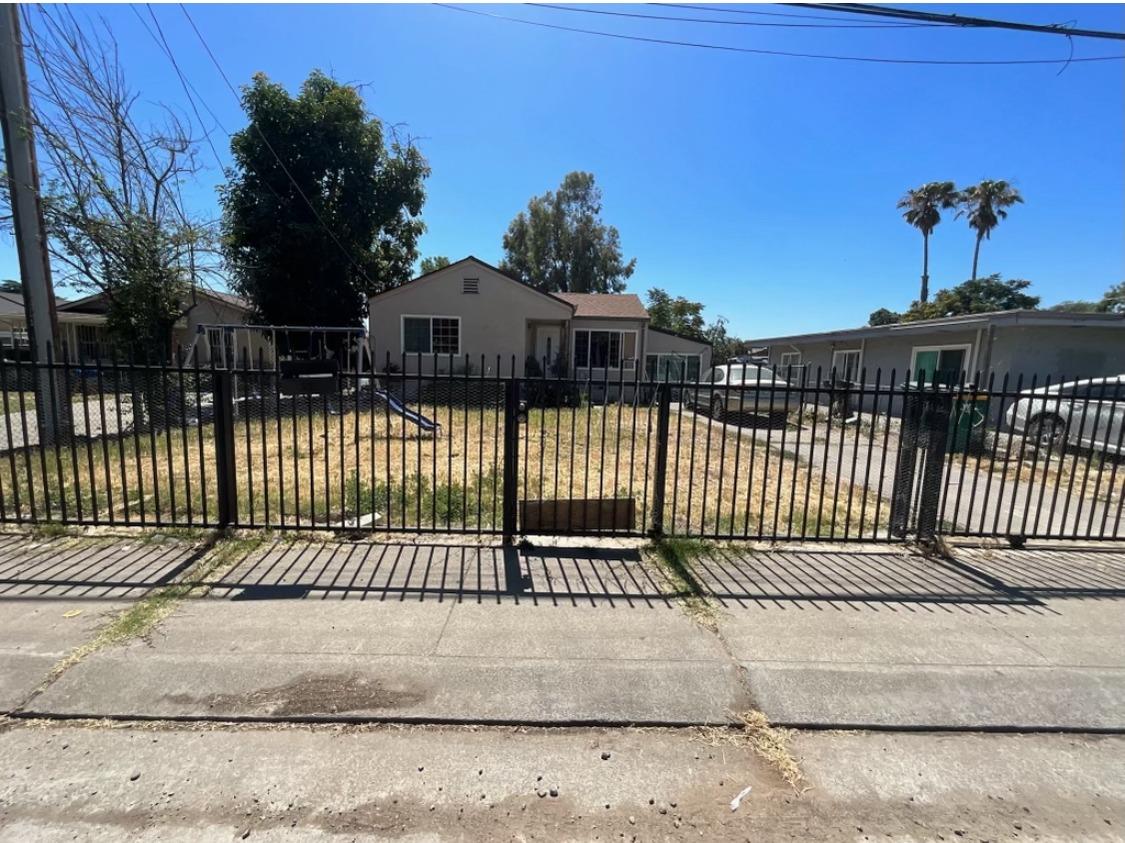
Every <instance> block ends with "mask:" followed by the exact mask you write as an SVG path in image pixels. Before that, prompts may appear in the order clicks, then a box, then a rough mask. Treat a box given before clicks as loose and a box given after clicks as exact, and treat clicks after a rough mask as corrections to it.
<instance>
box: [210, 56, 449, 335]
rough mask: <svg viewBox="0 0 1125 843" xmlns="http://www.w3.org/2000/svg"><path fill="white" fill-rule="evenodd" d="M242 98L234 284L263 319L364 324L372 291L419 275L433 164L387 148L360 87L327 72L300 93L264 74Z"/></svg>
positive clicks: (226, 193)
mask: <svg viewBox="0 0 1125 843" xmlns="http://www.w3.org/2000/svg"><path fill="white" fill-rule="evenodd" d="M242 106H243V108H244V109H245V111H246V114H247V117H248V118H249V121H250V122H249V125H248V126H247V127H246V128H245V129H243V130H241V131H239V132H237V133H236V134H235V135H233V136H232V137H231V152H232V154H233V157H234V171H233V173H232V175H231V178H230V180H229V182H228V183H227V184H226V185H225V186H224V187H223V188H222V189H221V201H222V206H223V234H224V249H225V254H226V257H227V260H228V263H229V266H230V272H231V280H232V286H233V287H234V289H235V291H236V292H239V293H241V294H242V295H244V296H246V297H247V298H248V299H249V300H250V302H251V303H252V304H253V306H254V309H255V311H256V314H257V318H259V319H261V320H262V321H265V322H272V323H274V324H287V325H310V324H315V325H333V326H348V325H359V324H361V322H362V320H363V317H364V315H365V314H366V312H367V299H368V297H369V296H370V295H371V294H373V293H376V292H379V291H380V290H385V289H387V288H389V287H393V286H396V285H398V284H401V283H404V282H405V281H408V280H409V279H410V277H411V275H412V271H413V267H414V262H415V261H416V260H417V259H418V248H417V244H418V238H419V236H420V235H421V234H422V232H423V230H424V225H423V223H422V220H421V218H420V216H419V215H420V213H421V211H422V203H423V201H424V199H425V192H424V189H423V180H424V179H425V178H426V176H428V175H429V172H430V171H429V168H428V166H427V165H426V162H425V160H424V159H423V157H422V155H421V153H420V152H419V151H418V150H417V149H416V148H415V147H414V146H413V145H412V144H411V143H410V142H409V141H405V142H402V141H399V140H398V139H394V140H392V142H391V143H390V147H389V149H388V146H387V144H386V142H385V138H384V132H383V125H382V123H381V122H380V121H379V120H378V119H376V118H375V117H372V116H371V115H370V114H369V113H368V111H367V109H366V107H365V105H364V102H363V99H362V97H361V96H360V93H359V91H358V90H357V89H356V88H354V87H352V86H350V85H343V84H340V83H339V82H337V81H335V80H334V79H332V78H330V77H329V76H327V75H325V74H324V73H321V72H320V71H318V70H317V71H313V72H312V73H311V74H310V75H309V77H308V79H306V80H305V82H304V84H303V85H302V86H301V90H300V93H299V94H298V95H297V96H296V97H293V96H290V94H289V93H288V92H287V91H286V90H285V88H284V87H282V86H281V85H280V84H278V83H276V82H271V81H270V80H269V79H268V78H267V77H266V76H265V74H261V73H259V74H257V75H255V76H254V78H253V81H252V82H251V83H250V84H249V85H247V86H246V87H244V88H243V91H242Z"/></svg>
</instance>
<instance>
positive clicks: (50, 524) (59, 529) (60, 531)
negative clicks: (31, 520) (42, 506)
mask: <svg viewBox="0 0 1125 843" xmlns="http://www.w3.org/2000/svg"><path fill="white" fill-rule="evenodd" d="M73 535H77V530H76V528H74V527H70V526H68V525H66V524H60V523H58V522H57V521H40V522H39V523H38V524H36V525H34V526H33V527H32V528H31V536H32V537H33V538H36V539H61V538H63V537H64V536H73Z"/></svg>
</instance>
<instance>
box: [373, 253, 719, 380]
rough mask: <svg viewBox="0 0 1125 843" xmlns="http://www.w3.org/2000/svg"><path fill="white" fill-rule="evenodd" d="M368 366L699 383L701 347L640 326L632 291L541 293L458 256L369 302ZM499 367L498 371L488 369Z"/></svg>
mask: <svg viewBox="0 0 1125 843" xmlns="http://www.w3.org/2000/svg"><path fill="white" fill-rule="evenodd" d="M369 320H370V338H369V342H370V346H371V352H372V356H373V359H374V361H375V368H376V369H379V370H383V369H385V368H386V367H387V364H388V363H390V364H391V366H392V367H394V368H397V369H401V370H402V371H403V372H405V373H406V374H418V373H421V374H431V373H434V372H435V371H436V373H437V374H447V373H449V372H451V371H452V372H454V373H458V372H465V371H466V370H467V371H468V373H470V374H473V375H485V376H496V375H497V374H500V375H504V376H507V375H508V374H510V373H512V372H513V365H514V373H515V374H516V375H521V376H535V375H537V374H540V373H543V372H545V373H547V374H548V375H554V374H558V373H562V374H565V375H566V376H568V377H576V378H579V379H582V380H585V379H587V378H589V379H590V381H591V382H592V383H598V382H602V383H603V384H604V383H605V382H606V381H608V382H609V383H610V384H613V383H618V382H621V381H624V382H625V383H629V382H632V381H634V380H635V379H637V378H640V379H641V380H645V381H650V382H651V381H657V380H672V381H678V380H679V379H680V372H681V371H683V372H684V374H685V375H686V377H687V378H688V379H691V380H694V379H696V378H698V376H699V374H700V373H701V372H704V371H706V370H707V368H708V367H709V366H710V365H711V346H710V344H709V343H707V342H705V341H702V340H698V339H694V338H691V337H685V336H680V335H678V334H674V333H670V332H668V331H664V330H660V329H658V328H654V327H652V326H651V325H649V315H648V311H647V310H645V307H644V305H643V304H642V303H641V300H640V299H639V298H637V296H635V295H634V294H632V293H621V294H610V293H546V292H543V291H542V290H537V289H535V288H534V287H531V286H528V285H527V284H524V283H523V282H521V281H518V280H516V279H514V278H512V277H510V276H508V275H506V274H505V273H503V272H501V271H500V270H499V269H497V268H496V267H494V266H491V265H489V264H487V263H485V262H484V261H482V260H479V259H477V258H475V257H472V256H470V257H467V258H464V259H462V260H459V261H457V262H456V263H452V264H450V265H449V266H446V267H443V268H442V269H438V270H435V271H433V272H430V273H427V274H425V275H422V276H420V277H418V278H415V279H414V280H412V281H408V282H407V283H405V284H402V285H400V286H398V287H394V288H392V289H390V290H385V291H384V292H382V293H379V294H377V295H374V296H372V297H371V299H370V301H369ZM498 366H499V368H497V367H498Z"/></svg>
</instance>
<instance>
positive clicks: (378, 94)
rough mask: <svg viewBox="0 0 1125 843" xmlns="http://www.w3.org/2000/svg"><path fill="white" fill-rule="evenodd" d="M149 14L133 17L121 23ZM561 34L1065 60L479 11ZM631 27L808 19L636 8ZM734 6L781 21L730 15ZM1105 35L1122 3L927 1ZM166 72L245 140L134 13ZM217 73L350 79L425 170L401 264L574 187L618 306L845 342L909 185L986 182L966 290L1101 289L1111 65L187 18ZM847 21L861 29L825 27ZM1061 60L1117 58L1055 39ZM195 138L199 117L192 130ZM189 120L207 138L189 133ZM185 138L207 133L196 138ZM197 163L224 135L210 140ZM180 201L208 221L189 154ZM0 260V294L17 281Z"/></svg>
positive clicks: (520, 9) (162, 79)
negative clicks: (1009, 191) (641, 305)
mask: <svg viewBox="0 0 1125 843" xmlns="http://www.w3.org/2000/svg"><path fill="white" fill-rule="evenodd" d="M137 8H138V10H139V11H141V12H142V14H146V15H147V11H146V10H145V9H144V7H137ZM474 8H476V9H481V10H485V11H490V12H493V13H496V14H503V15H508V16H512V17H521V18H525V19H528V20H539V21H545V22H549V23H554V24H559V25H563V26H572V27H581V28H587V29H595V30H603V31H612V32H620V33H628V34H634V35H643V36H648V37H656V38H664V39H673V40H676V39H678V40H690V41H696V42H707V43H712V44H727V45H736V46H742V47H751V48H760V49H772V50H788V51H799V52H809V53H834V54H846V55H857V56H882V57H895V58H935V59H981V58H984V59H1026V58H1065V57H1066V56H1067V54H1068V46H1067V43H1066V40H1065V39H1063V38H1059V37H1056V36H1048V35H1036V34H1022V33H1015V32H998V31H993V30H963V29H955V30H953V29H924V28H911V29H896V30H892V29H851V30H841V29H805V28H770V27H751V26H727V25H708V24H694V23H688V22H672V21H649V20H636V19H628V18H613V17H608V16H600V15H592V14H585V13H576V12H568V11H560V10H553V9H547V8H534V7H529V6H477V7H474ZM598 8H601V9H608V10H618V11H632V12H635V13H639V14H666V15H678V16H684V17H699V18H712V19H720V20H747V21H774V22H791V23H800V22H804V23H812V22H814V21H809V20H804V19H791V18H772V17H765V16H755V15H737V14H730V13H727V14H723V13H717V12H701V11H691V10H685V9H669V8H663V9H661V8H657V7H655V6H632V7H623V6H601V7H598ZM731 8H744V9H750V10H757V11H772V12H787V13H793V12H795V11H797V10H794V9H791V8H789V9H787V8H784V7H780V6H756V7H731ZM916 8H926V9H930V10H934V11H942V12H950V11H959V12H961V13H962V14H977V15H981V16H987V17H997V18H1006V19H1009V20H1023V21H1030V22H1036V23H1055V22H1063V21H1074V22H1075V23H1076V25H1078V26H1082V27H1087V28H1096V29H1113V30H1125V7H1123V6H1120V5H1116V6H1050V5H1036V6H1030V5H980V6H971V7H969V6H956V7H955V6H925V7H916ZM153 9H154V11H155V13H156V15H157V16H158V18H159V19H160V21H161V25H162V26H163V28H164V31H165V34H166V35H167V37H168V39H169V41H170V42H171V44H172V46H173V49H174V50H175V52H176V54H177V57H178V60H179V62H180V64H181V67H182V68H183V69H184V71H185V72H186V74H187V75H188V76H189V77H190V78H191V80H192V82H193V84H194V85H195V87H196V88H197V89H198V90H199V91H200V92H201V93H202V95H203V96H204V97H205V98H206V99H207V101H208V103H209V104H210V106H211V108H212V109H213V110H214V112H215V114H216V115H217V116H218V117H219V119H220V120H221V122H222V124H223V125H224V126H225V127H226V128H227V129H229V130H235V129H237V128H241V127H242V126H243V125H244V120H243V117H242V114H241V110H240V109H239V107H238V104H237V102H236V101H235V99H234V97H233V95H232V94H231V92H230V91H229V90H228V89H227V88H226V86H225V84H224V83H223V81H222V79H221V78H220V77H219V75H218V73H217V72H216V70H215V68H214V66H213V65H212V64H211V63H210V60H209V59H208V58H207V56H206V54H205V53H204V52H203V49H202V47H201V46H200V45H199V42H198V41H197V40H196V39H195V36H194V34H193V33H192V32H191V30H190V28H189V27H188V24H187V21H186V20H185V18H184V17H183V15H182V14H181V13H180V10H179V8H178V7H176V6H154V7H153ZM76 10H77V13H78V14H79V15H83V14H87V15H89V14H101V15H103V16H104V18H105V20H106V21H107V22H108V24H109V25H110V27H111V28H112V30H113V32H114V33H115V35H116V37H117V39H118V41H119V42H120V45H121V57H122V62H123V64H124V66H125V70H126V73H127V75H128V77H129V79H130V81H131V83H132V84H133V85H134V87H136V88H137V89H138V90H139V91H140V92H141V94H142V95H143V97H144V98H145V100H146V101H151V102H156V101H165V102H170V103H173V104H176V105H177V106H179V107H182V108H185V109H186V107H187V101H186V98H185V96H184V93H183V91H182V89H181V87H180V84H179V82H178V80H177V79H176V77H175V75H174V73H173V70H172V68H171V66H170V64H169V62H168V60H167V58H166V57H165V56H164V55H163V54H162V53H161V52H160V51H159V50H158V48H157V47H156V45H155V44H154V42H153V41H152V39H151V38H150V36H149V35H148V33H147V32H146V31H145V30H144V28H142V26H141V24H140V22H139V21H138V19H137V16H136V15H135V14H134V12H133V11H132V9H131V7H129V6H106V7H80V8H78V7H76ZM190 10H191V14H192V16H193V17H194V19H195V21H196V23H197V24H198V26H199V27H200V29H201V30H202V32H203V34H204V36H205V37H206V38H207V39H208V42H209V43H210V45H211V48H212V49H213V50H214V52H215V54H216V56H217V57H218V59H219V61H220V62H221V63H222V65H223V67H224V69H225V70H226V72H227V74H228V75H229V76H230V77H231V79H232V80H234V81H235V83H236V84H241V83H243V82H245V81H246V80H248V79H249V77H250V75H251V74H252V73H254V72H255V71H264V72H266V73H267V74H268V75H269V76H271V77H272V78H274V79H277V80H279V81H281V82H282V83H284V84H285V85H287V86H288V87H290V88H291V89H295V88H296V87H297V86H298V85H299V84H300V82H301V81H302V80H303V79H304V78H305V76H306V75H307V74H308V72H309V71H310V70H311V69H313V68H316V67H319V68H322V69H324V70H327V71H330V72H332V73H333V74H334V75H335V76H336V77H337V78H339V79H341V80H345V81H349V82H356V83H363V84H364V85H365V89H364V90H365V95H366V99H367V102H368V104H369V106H370V108H371V110H372V111H373V112H374V113H375V114H377V115H378V116H379V117H381V118H382V119H383V120H385V121H386V122H387V123H394V124H402V126H403V128H404V130H405V131H408V132H409V133H411V134H412V135H414V136H415V137H416V138H417V139H418V143H419V144H420V146H421V148H422V150H423V152H424V153H425V155H426V157H427V158H428V160H429V162H430V164H431V166H432V168H433V175H432V176H431V178H430V179H429V182H428V184H427V192H428V198H427V202H426V206H425V211H424V217H425V220H426V223H427V226H428V232H427V233H426V235H425V236H424V238H423V240H422V254H423V255H432V254H445V255H448V256H449V257H451V258H453V259H456V258H459V257H462V256H464V255H467V254H470V253H471V254H475V255H477V256H478V257H480V258H483V259H484V260H487V261H492V262H495V261H498V260H499V259H500V257H501V236H502V234H503V232H504V230H505V228H506V227H507V224H508V222H509V221H510V220H511V218H512V217H513V216H514V215H515V214H516V213H517V212H518V211H519V210H520V209H521V208H523V207H524V206H525V205H526V203H527V200H528V198H529V197H530V196H532V195H534V194H538V193H542V192H543V191H545V190H547V189H551V188H554V187H555V186H557V184H558V183H559V181H560V180H561V178H562V176H563V175H564V174H565V173H567V172H568V171H570V170H576V169H582V170H589V171H592V172H593V173H595V175H596V176H597V180H598V183H599V185H600V186H601V187H602V189H603V191H604V194H605V205H604V217H605V219H606V220H607V221H608V222H610V223H612V224H614V225H616V226H617V227H618V228H619V229H620V231H621V242H622V245H623V247H624V250H625V253H626V255H627V256H628V257H636V258H637V271H636V273H635V275H634V276H633V278H632V279H630V281H629V289H630V290H632V291H635V292H638V293H640V294H642V295H643V293H644V291H645V290H647V289H648V288H649V287H653V286H659V287H664V288H665V289H667V290H669V291H670V292H672V293H673V294H680V295H685V296H688V297H690V298H694V299H697V300H701V301H703V302H704V303H705V304H706V306H707V310H706V315H707V316H708V318H713V317H714V316H716V315H719V314H721V315H723V316H725V317H727V318H728V319H729V320H730V322H731V329H732V330H733V331H734V332H735V333H737V334H739V335H742V336H746V337H754V336H768V335H773V334H781V333H789V332H795V331H806V330H809V331H811V330H820V329H831V328H838V327H845V326H852V325H860V324H863V323H864V322H865V321H866V318H867V314H868V313H869V312H870V311H872V310H874V309H875V308H878V307H882V306H886V307H890V308H893V309H899V308H904V307H906V306H907V305H908V304H909V302H910V301H911V299H912V298H914V297H915V296H916V295H917V289H918V277H919V274H920V272H921V245H922V244H921V237H920V235H918V234H917V232H915V231H914V230H912V229H911V228H909V227H908V226H907V225H906V224H905V223H904V222H903V221H902V220H901V218H900V216H899V214H898V212H897V211H896V209H895V202H896V200H897V199H898V198H899V196H900V195H901V194H902V193H903V191H904V190H905V189H906V188H908V187H912V186H915V185H918V184H921V183H923V182H926V181H931V180H937V179H943V180H944V179H950V180H953V181H955V182H957V183H958V184H970V183H972V182H974V181H977V180H980V179H983V178H1001V179H1008V180H1010V181H1012V182H1013V183H1015V184H1016V185H1017V187H1018V188H1019V189H1020V190H1021V191H1022V192H1023V194H1024V196H1025V198H1026V204H1025V205H1022V206H1018V207H1016V208H1015V209H1014V210H1013V211H1012V213H1011V216H1010V217H1009V219H1008V220H1007V221H1006V222H1004V223H1003V224H1002V225H1001V226H1000V227H999V229H998V230H997V231H996V232H995V234H994V235H993V239H992V241H991V242H986V243H985V244H984V246H983V248H982V255H981V274H986V273H992V272H1001V273H1003V274H1004V275H1005V276H1006V277H1020V278H1027V279H1029V280H1031V281H1032V282H1033V286H1032V291H1033V292H1035V293H1037V294H1039V295H1040V296H1042V297H1043V303H1044V304H1051V303H1054V302H1056V301H1059V300H1061V299H1065V298H1097V297H1099V296H1100V295H1101V293H1102V292H1103V291H1104V290H1105V289H1106V288H1107V287H1109V286H1110V285H1111V284H1115V283H1118V282H1120V281H1121V280H1122V279H1123V277H1125V243H1123V241H1125V234H1123V233H1125V163H1123V162H1125V154H1123V152H1125V62H1101V63H1087V64H1080V63H1079V64H1071V65H1070V66H1068V67H1067V68H1066V69H1065V71H1063V72H1062V73H1059V67H1058V66H1054V65H1024V66H1000V67H996V66H993V67H987V66H972V67H964V66H958V67H950V66H944V67H940V66H913V65H902V64H859V63H848V62H836V61H824V60H812V59H795V58H783V57H771V56H759V55H748V54H735V53H724V52H718V51H708V50H700V49H690V48H684V47H671V46H662V45H654V44H642V43H635V42H628V41H622V40H617V39H610V38H600V37H596V36H592V35H583V34H576V33H569V32H560V31H554V30H548V29H542V28H538V27H532V26H526V25H522V24H518V23H512V22H508V21H503V20H496V19H490V18H485V17H480V16H474V15H468V14H463V13H459V12H457V11H453V10H450V9H445V8H440V7H435V6H356V5H348V6H298V5H285V6H272V5H255V6H219V5H208V6H192V7H191V9H190ZM848 21H849V22H854V23H878V22H879V21H878V20H877V19H866V18H849V19H848ZM1074 50H1075V55H1076V56H1093V55H1114V54H1123V53H1125V45H1122V44H1121V43H1120V42H1112V41H1090V40H1079V41H1076V43H1075V46H1074ZM205 117H206V115H205ZM207 120H208V121H209V122H210V118H207ZM209 128H212V127H210V126H209ZM213 139H214V141H215V145H216V147H217V148H218V149H219V152H220V154H221V155H223V156H224V157H226V155H227V143H226V137H225V135H223V133H222V132H221V131H219V130H218V129H216V131H215V134H214V135H213ZM201 154H202V155H203V156H204V157H203V161H204V162H205V163H206V164H208V165H209V167H208V169H207V170H206V171H205V172H204V173H203V174H202V175H201V181H200V184H198V185H195V186H193V187H191V188H190V190H188V192H187V195H188V197H189V200H190V202H191V203H192V204H193V205H194V206H195V207H196V208H197V209H198V210H199V211H200V212H201V213H209V214H211V215H217V213H218V206H217V197H216V194H215V191H214V185H215V183H216V182H217V181H218V179H219V172H218V166H217V164H216V163H215V161H214V160H213V157H212V156H211V153H210V151H209V150H206V151H205V152H203V153H201ZM972 246H973V239H972V233H971V232H970V230H969V229H968V227H967V226H966V225H965V223H964V221H963V220H954V219H952V218H951V217H950V218H947V219H946V220H945V221H943V222H942V224H941V225H940V226H939V227H938V229H937V231H936V232H935V235H934V237H933V239H932V243H931V268H930V273H931V276H932V280H931V287H932V288H935V289H936V288H939V287H943V286H949V285H952V284H956V283H959V282H960V281H963V280H964V279H965V278H967V277H968V275H969V273H970V268H971V260H972ZM17 266H18V265H17V263H16V257H15V250H14V247H13V246H12V244H11V243H10V242H5V243H3V244H0V275H2V276H3V277H10V276H14V275H15V274H16V273H17V272H18V269H17Z"/></svg>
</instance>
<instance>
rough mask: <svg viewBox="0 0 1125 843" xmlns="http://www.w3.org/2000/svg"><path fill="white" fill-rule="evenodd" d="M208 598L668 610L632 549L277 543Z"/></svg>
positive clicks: (227, 578) (669, 603) (241, 565)
mask: <svg viewBox="0 0 1125 843" xmlns="http://www.w3.org/2000/svg"><path fill="white" fill-rule="evenodd" d="M210 595H211V596H212V597H217V598H223V599H230V600H239V601H240V600H285V599H289V600H292V599H319V600H327V599H339V600H379V601H391V600H397V601H426V600H432V601H435V602H438V603H441V602H445V601H456V602H476V603H484V602H494V603H501V602H514V603H526V604H529V605H533V606H551V605H553V606H560V605H568V606H579V605H589V606H603V607H607V608H618V607H620V608H657V607H661V608H670V607H671V606H672V605H673V603H672V601H671V598H670V597H668V596H667V595H666V594H664V593H663V592H662V590H661V588H660V586H659V584H658V583H657V581H656V579H655V578H654V576H653V572H652V571H651V570H650V569H649V567H648V566H647V565H645V564H644V563H643V561H642V560H641V556H640V553H639V552H638V551H637V550H635V549H596V548H561V547H519V548H515V547H509V548H501V547H491V546H477V545H454V544H439V543H427V544H372V543H368V542H318V541H297V542H282V541H277V542H274V543H273V544H272V545H270V546H267V547H266V548H265V549H264V551H263V552H259V553H256V554H254V555H253V556H252V557H250V558H247V559H246V560H243V561H242V562H241V563H239V564H238V565H236V566H235V567H234V568H232V569H231V570H230V571H228V572H227V573H226V574H225V575H224V576H223V577H222V578H221V579H220V580H219V581H218V582H217V583H216V584H215V585H214V587H213V588H212V590H211V592H210Z"/></svg>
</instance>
